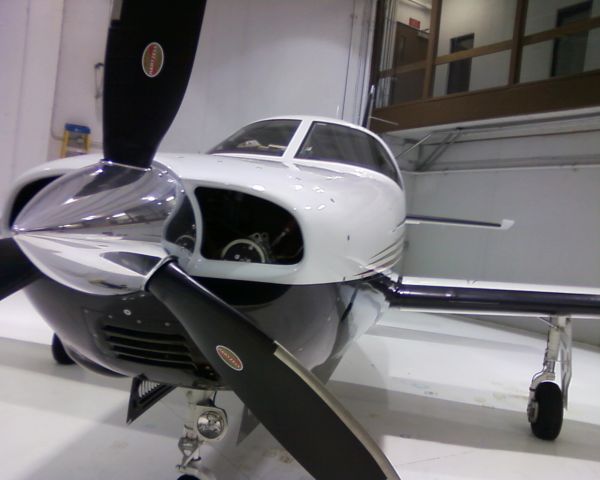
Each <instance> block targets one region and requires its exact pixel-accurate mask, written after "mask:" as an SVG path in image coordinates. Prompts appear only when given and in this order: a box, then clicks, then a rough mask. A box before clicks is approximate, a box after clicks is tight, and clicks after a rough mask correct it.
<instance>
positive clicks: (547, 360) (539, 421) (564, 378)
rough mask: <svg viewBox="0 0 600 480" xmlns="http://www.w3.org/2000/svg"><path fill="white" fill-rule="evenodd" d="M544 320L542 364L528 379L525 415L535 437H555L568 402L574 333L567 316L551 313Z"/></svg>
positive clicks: (543, 438)
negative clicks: (546, 324)
mask: <svg viewBox="0 0 600 480" xmlns="http://www.w3.org/2000/svg"><path fill="white" fill-rule="evenodd" d="M545 321H546V320H545ZM546 323H548V325H549V326H550V330H549V331H548V340H547V344H546V353H545V355H544V366H543V368H542V371H541V372H538V373H536V374H535V375H534V376H533V379H532V380H531V386H530V387H529V403H528V405H527V417H528V419H529V423H530V424H531V431H532V432H533V434H534V435H535V436H536V437H538V438H541V439H542V440H554V439H556V437H558V435H559V433H560V430H561V428H562V422H563V409H566V408H567V405H568V395H569V385H570V383H571V375H572V368H571V352H572V339H573V335H572V328H571V319H570V318H569V317H568V316H553V317H550V319H549V320H547V321H546ZM557 362H558V363H560V367H561V368H560V373H561V386H558V385H557V384H556V383H554V380H555V379H556V363H557Z"/></svg>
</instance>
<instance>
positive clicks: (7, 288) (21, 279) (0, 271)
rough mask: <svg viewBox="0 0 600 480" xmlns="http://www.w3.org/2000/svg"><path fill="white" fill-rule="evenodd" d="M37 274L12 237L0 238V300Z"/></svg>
mask: <svg viewBox="0 0 600 480" xmlns="http://www.w3.org/2000/svg"><path fill="white" fill-rule="evenodd" d="M39 274H40V273H39V271H38V269H37V268H35V267H34V266H33V264H32V263H31V262H30V261H29V259H28V258H27V257H26V256H25V255H24V254H23V252H21V249H20V248H19V247H18V246H17V244H16V243H15V241H14V240H13V239H12V238H5V239H2V240H0V300H2V299H4V298H6V297H8V296H9V295H12V294H13V293H15V292H16V291H17V290H20V289H21V288H23V287H26V286H27V285H29V284H30V283H31V282H32V281H34V280H35V279H36V278H37V276H38V275H39Z"/></svg>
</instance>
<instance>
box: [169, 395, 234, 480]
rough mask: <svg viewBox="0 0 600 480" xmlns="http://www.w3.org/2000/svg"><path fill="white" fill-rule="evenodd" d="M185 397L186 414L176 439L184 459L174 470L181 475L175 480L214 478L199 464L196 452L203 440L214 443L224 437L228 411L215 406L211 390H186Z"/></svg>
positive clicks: (197, 452)
mask: <svg viewBox="0 0 600 480" xmlns="http://www.w3.org/2000/svg"><path fill="white" fill-rule="evenodd" d="M186 396H187V400H188V406H189V416H188V420H187V421H186V422H185V424H184V427H183V435H182V437H181V438H180V439H179V450H180V451H181V453H182V454H183V458H182V460H181V463H180V464H179V465H177V471H178V472H179V473H182V474H183V475H182V476H181V477H179V479H178V480H216V477H215V476H214V474H213V473H212V472H211V471H210V470H209V469H207V468H205V467H204V466H202V465H200V461H201V457H200V453H199V452H200V447H201V446H202V445H203V444H204V443H205V442H217V441H219V440H221V439H222V438H223V437H224V436H225V433H226V432H227V413H226V412H225V410H223V409H221V408H218V407H215V404H214V401H213V399H214V392H209V391H198V390H189V391H188V392H187V394H186Z"/></svg>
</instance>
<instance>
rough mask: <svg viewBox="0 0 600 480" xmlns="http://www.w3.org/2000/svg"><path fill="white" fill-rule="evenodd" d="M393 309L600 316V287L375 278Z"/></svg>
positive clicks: (396, 276)
mask: <svg viewBox="0 0 600 480" xmlns="http://www.w3.org/2000/svg"><path fill="white" fill-rule="evenodd" d="M370 283H371V285H372V286H373V287H374V288H376V289H377V290H378V291H380V292H382V293H383V294H384V296H385V298H386V300H387V301H388V302H389V304H390V306H393V307H397V308H401V309H403V310H413V311H421V312H440V313H462V314H489V315H518V316H536V317H539V316H555V315H565V316H571V317H582V316H583V317H599V318H600V289H595V288H584V287H581V288H579V287H566V286H550V285H529V284H517V283H501V282H484V281H468V280H453V279H435V278H420V277H400V276H398V275H395V274H382V275H380V276H378V277H374V278H373V279H372V280H371V282H370Z"/></svg>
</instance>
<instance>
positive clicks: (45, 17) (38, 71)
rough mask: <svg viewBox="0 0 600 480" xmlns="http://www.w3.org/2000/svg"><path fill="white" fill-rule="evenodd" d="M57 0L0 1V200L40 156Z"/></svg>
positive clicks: (50, 95) (57, 27)
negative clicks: (0, 69) (16, 179)
mask: <svg viewBox="0 0 600 480" xmlns="http://www.w3.org/2000/svg"><path fill="white" fill-rule="evenodd" d="M62 11H63V0H2V1H0V45H1V46H2V48H1V49H0V65H2V74H1V75H0V150H1V151H2V156H1V157H0V168H1V169H2V172H3V174H2V175H1V176H0V201H2V199H3V198H4V196H5V195H6V194H7V193H8V190H9V188H10V184H11V181H12V179H13V178H14V177H15V176H17V175H18V174H20V173H22V172H23V171H24V170H26V169H28V168H30V167H32V166H34V165H36V164H38V163H40V162H43V161H45V160H46V157H47V151H48V132H49V131H50V115H51V113H50V112H51V110H52V104H53V101H54V88H55V82H56V73H57V64H58V54H59V46H60V35H61V25H62Z"/></svg>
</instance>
